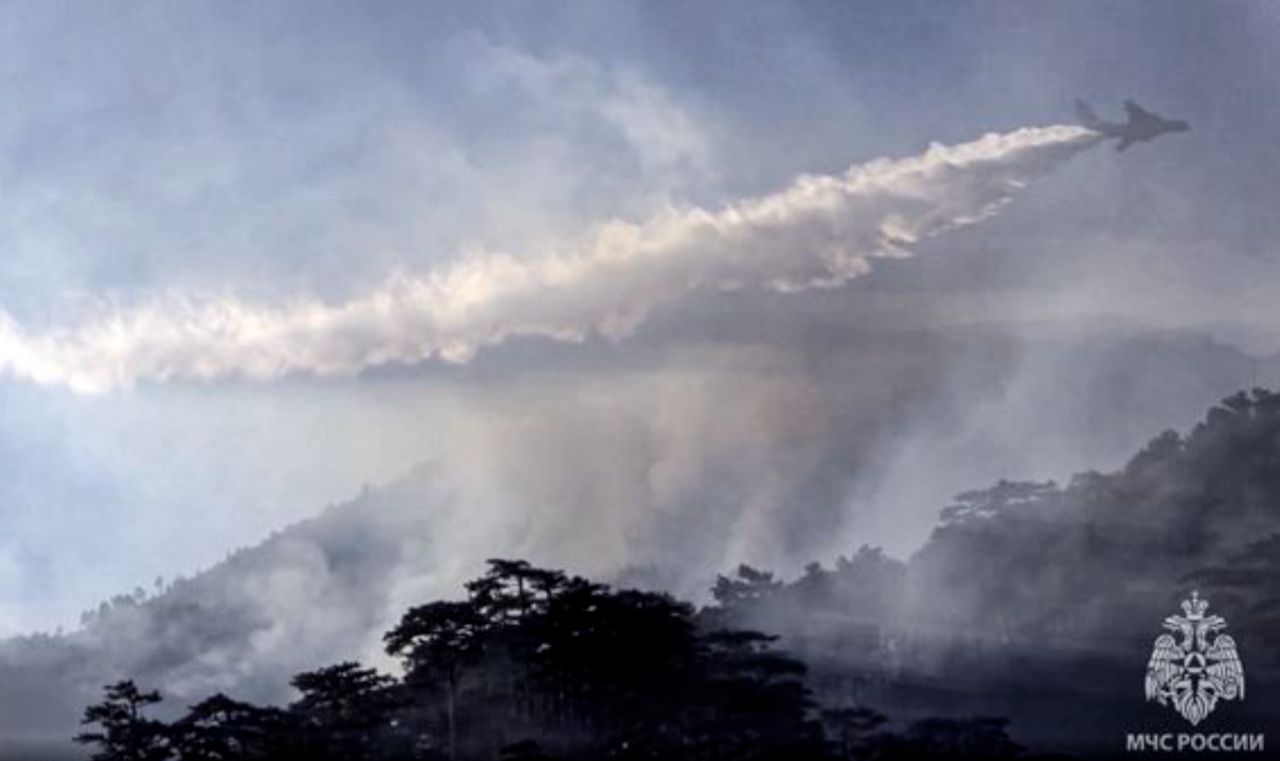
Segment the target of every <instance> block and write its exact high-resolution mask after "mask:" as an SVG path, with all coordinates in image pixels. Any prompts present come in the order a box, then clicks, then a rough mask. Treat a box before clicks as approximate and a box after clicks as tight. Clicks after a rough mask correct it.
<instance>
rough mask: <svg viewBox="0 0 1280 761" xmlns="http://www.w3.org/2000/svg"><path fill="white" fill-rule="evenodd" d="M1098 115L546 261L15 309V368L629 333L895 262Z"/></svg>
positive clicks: (330, 353) (260, 365)
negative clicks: (671, 311) (654, 321)
mask: <svg viewBox="0 0 1280 761" xmlns="http://www.w3.org/2000/svg"><path fill="white" fill-rule="evenodd" d="M1097 137H1098V136H1097V134H1096V133H1094V132H1091V131H1089V130H1087V129H1084V128H1082V127H1075V126H1066V125H1057V126H1050V127H1029V128H1023V129H1019V130H1015V131H1013V132H1008V133H1004V134H989V135H986V136H984V137H982V138H979V139H978V140H974V141H972V142H968V143H963V144H960V145H955V146H942V145H937V144H935V145H933V146H931V147H930V148H929V149H928V150H927V151H925V152H924V153H922V154H920V155H918V156H914V157H911V158H906V159H899V160H886V159H879V160H875V161H871V162H869V163H866V164H861V165H856V166H854V167H852V168H850V169H849V170H848V171H847V172H845V173H844V174H842V175H835V176H808V175H806V176H801V177H799V178H797V179H796V180H795V181H794V182H792V183H791V184H790V185H789V186H788V187H786V188H785V189H783V190H781V191H779V192H777V193H774V194H771V195H766V196H762V197H758V198H749V199H744V200H740V201H737V202H735V203H731V204H729V205H728V206H726V207H724V208H723V209H720V210H716V211H712V210H706V209H701V208H691V209H681V210H671V211H667V212H665V213H662V214H660V215H658V216H656V217H654V218H652V219H650V220H648V221H646V222H642V223H638V224H634V223H626V222H611V223H608V224H605V225H603V226H601V227H600V228H599V229H598V230H597V231H595V232H594V233H593V234H592V235H590V236H589V237H587V238H586V239H585V240H584V241H583V242H581V243H580V244H579V245H577V246H574V247H571V248H570V249H569V250H565V251H563V252H560V253H556V254H551V255H545V256H531V257H530V256H526V257H517V256H512V255H508V254H501V253H485V254H479V255H474V256H469V257H465V258H463V259H461V260H459V261H457V262H456V263H453V264H450V265H447V266H444V267H440V268H438V269H435V270H432V271H428V272H426V273H424V274H422V275H419V276H397V277H394V278H392V279H390V280H389V281H387V282H386V283H385V284H384V285H383V286H382V287H381V288H378V289H376V290H374V291H373V292H370V293H368V294H366V295H363V296H361V297H358V298H355V299H352V300H350V301H348V302H346V303H341V304H325V303H322V302H320V301H317V300H315V299H312V298H302V299H298V300H296V301H293V302H290V303H285V304H280V305H275V306H263V305H254V304H247V303H243V302H241V301H238V300H234V299H211V300H202V299H193V298H188V297H176V296H166V297H163V298H157V299H155V300H154V301H150V302H147V303H142V304H138V305H135V306H131V307H128V308H123V309H114V310H110V311H108V312H106V313H104V314H101V315H99V316H97V317H95V318H94V319H91V320H89V321H87V322H85V323H83V324H79V325H71V326H64V327H57V328H53V329H48V330H45V331H42V332H33V331H30V330H28V329H26V328H24V327H23V326H22V325H20V324H18V322H17V321H15V320H14V319H13V318H12V317H11V316H10V315H9V314H8V313H7V312H4V311H3V310H2V309H0V373H2V374H4V375H7V376H10V377H12V378H16V379H20V380H25V381H29V382H32V383H37V384H41V385H50V386H65V387H67V388H70V389H72V390H74V391H77V392H84V393H90V392H101V391H107V390H111V389H114V388H120V387H128V386H131V385H133V384H135V383H137V382H139V381H153V382H159V381H168V380H178V379H194V380H211V379H216V378H222V377H239V378H248V379H255V380H267V379H271V378H275V377H279V376H281V375H283V374H286V373H290V372H304V373H311V374H314V375H320V376H325V375H350V374H356V373H359V372H361V371H362V370H364V369H366V368H369V367H372V366H376V365H380V364H384V363H391V362H396V363H413V362H419V361H423V360H426V359H430V358H432V357H439V358H441V359H443V360H445V361H449V362H464V361H466V360H468V359H469V358H470V357H471V356H472V355H473V354H474V353H475V352H476V350H477V349H479V348H480V347H483V346H486V345H490V344H496V343H500V342H502V341H505V340H507V339H508V338H512V337H517V336H542V337H548V338H552V339H556V340H562V341H580V340H583V339H584V338H585V337H586V336H588V335H590V334H592V333H598V334H601V335H605V336H608V337H611V338H615V339H616V338H621V337H624V336H626V335H627V334H628V333H629V332H630V331H632V330H633V329H634V327H635V326H636V324H637V323H638V322H639V321H641V320H642V319H643V318H644V316H645V315H646V314H647V313H648V312H649V310H651V309H652V308H654V307H655V306H656V305H659V304H661V303H663V302H668V301H671V300H674V299H677V298H680V297H682V296H684V295H686V294H688V293H690V292H694V291H700V290H726V289H735V288H748V287H753V288H775V289H779V290H799V289H805V288H815V287H824V286H836V285H840V284H842V283H845V282H847V281H849V280H851V279H853V278H856V277H859V276H861V275H863V274H866V273H867V272H868V271H869V270H870V268H871V263H872V261H873V260H874V259H876V258H881V257H905V256H909V252H908V251H907V250H906V246H909V245H910V244H912V243H914V242H916V241H918V240H920V239H922V238H926V237H929V236H934V235H938V234H940V233H943V232H945V231H947V230H951V229H954V228H957V227H962V226H965V225H970V224H974V223H976V222H979V221H981V220H983V219H986V218H987V217H989V216H991V215H993V214H995V213H996V212H998V211H999V210H1000V208H1001V207H1002V206H1003V205H1004V204H1006V203H1008V202H1009V201H1010V200H1011V199H1012V198H1013V197H1014V196H1015V195H1016V194H1017V193H1018V192H1019V191H1021V190H1022V189H1024V188H1025V187H1026V186H1027V185H1028V184H1029V183H1030V181H1032V180H1034V179H1035V178H1037V177H1039V176H1040V175H1042V174H1044V173H1045V172H1047V171H1049V170H1051V169H1052V168H1053V167H1055V166H1056V165H1058V164H1060V163H1062V162H1064V161H1066V160H1067V159H1069V158H1070V157H1071V156H1073V155H1075V154H1076V153H1077V152H1079V151H1080V150H1082V149H1084V148H1086V147H1088V146H1090V145H1092V144H1093V143H1094V142H1096V140H1097Z"/></svg>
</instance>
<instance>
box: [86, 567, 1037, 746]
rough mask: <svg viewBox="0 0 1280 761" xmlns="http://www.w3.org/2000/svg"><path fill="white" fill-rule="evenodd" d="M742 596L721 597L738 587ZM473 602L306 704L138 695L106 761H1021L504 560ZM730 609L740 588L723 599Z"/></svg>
mask: <svg viewBox="0 0 1280 761" xmlns="http://www.w3.org/2000/svg"><path fill="white" fill-rule="evenodd" d="M725 583H726V582H724V581H723V580H722V581H721V586H722V587H723V585H724V584H725ZM465 588H466V596H465V598H464V599H461V600H439V601H434V602H429V603H426V604H424V605H420V606H416V607H413V608H411V609H409V610H408V611H406V612H405V613H404V615H403V616H402V617H401V619H400V621H399V622H398V623H397V624H396V625H395V626H394V627H393V628H392V629H391V630H390V631H388V632H387V633H386V635H385V637H384V638H383V644H384V646H385V649H386V652H387V653H388V654H389V655H392V656H395V657H396V658H398V659H399V660H400V662H401V664H402V666H403V668H402V673H401V674H400V675H396V676H393V675H388V674H382V673H379V672H378V671H376V670H374V669H370V668H366V667H364V666H362V665H360V664H358V663H354V662H346V663H339V664H336V665H333V666H329V667H326V668H321V669H318V670H315V671H310V672H306V673H302V674H298V675H297V676H296V677H294V679H293V680H292V682H291V684H292V686H293V687H294V688H295V689H296V691H297V694H298V697H297V699H296V700H295V701H294V702H293V703H291V704H289V705H287V706H283V707H279V706H259V705H254V704H250V703H246V702H242V701H238V700H235V699H233V698H231V697H228V696H226V695H221V694H218V695H213V696H210V697H208V698H206V699H204V700H202V701H200V702H198V703H196V704H195V705H193V706H190V707H189V708H188V709H187V710H186V712H185V713H184V714H182V715H180V716H178V717H177V718H174V719H172V720H169V721H164V720H161V719H159V718H155V717H154V716H153V715H152V714H153V713H155V712H156V704H158V703H160V702H161V700H162V698H161V695H160V694H159V693H158V692H155V691H148V690H145V689H142V688H140V687H139V686H137V685H136V684H135V683H134V682H132V681H123V682H120V683H117V684H113V685H110V686H108V687H107V688H106V691H105V695H104V697H103V699H102V701H101V702H99V703H96V704H94V705H91V706H89V707H88V708H87V709H86V710H85V712H84V725H85V730H84V732H83V733H82V734H80V735H79V736H78V737H77V740H78V741H79V742H81V743H85V744H87V745H89V746H92V747H93V748H94V751H95V752H94V755H93V758H94V759H95V761H170V760H171V759H172V760H174V761H232V760H240V759H245V760H248V759H280V760H282V761H283V760H287V759H310V760H313V761H327V760H329V759H332V760H333V761H338V760H339V759H341V760H342V761H364V760H366V759H368V760H370V761H372V760H375V759H376V760H379V761H392V760H398V759H415V760H416V759H423V760H431V761H434V760H445V759H448V760H449V761H457V760H461V759H501V761H521V760H524V761H532V760H533V759H566V760H568V759H654V760H657V759H689V760H691V761H701V760H703V759H705V760H706V761H721V760H726V761H727V760H730V759H735V760H736V759H742V760H743V761H747V760H749V759H750V760H755V759H759V760H761V761H764V760H766V759H780V760H781V759H787V760H788V761H805V760H806V759H813V760H814V761H826V760H828V759H830V760H834V759H883V760H884V761H893V760H894V759H929V758H954V759H961V758H983V759H1002V758H1012V757H1014V756H1016V755H1018V753H1019V748H1018V747H1017V746H1016V745H1015V744H1014V743H1013V742H1012V741H1011V740H1010V739H1009V736H1008V733H1007V730H1006V726H1005V722H1004V721H1003V720H1000V719H950V718H933V719H926V720H923V721H916V722H913V723H907V724H905V725H901V726H900V725H899V723H897V722H892V721H890V720H889V719H888V717H886V716H884V715H882V714H880V713H879V712H877V711H875V710H873V709H871V708H868V707H865V706H856V705H835V706H824V705H819V704H818V703H817V702H816V701H815V700H814V697H813V694H812V692H811V691H810V689H809V688H808V686H807V685H806V682H805V677H806V672H807V668H806V666H805V664H804V663H803V662H801V661H800V660H798V659H797V658H795V657H794V656H792V655H790V654H788V653H786V652H784V651H783V650H781V649H779V648H778V647H777V643H776V641H775V638H774V637H772V636H769V635H767V634H764V633H761V632H759V631H753V630H750V629H741V628H731V627H726V626H724V625H723V624H724V622H725V620H726V618H725V616H724V615H723V611H718V610H717V609H714V608H713V609H707V610H703V611H698V610H696V609H695V608H694V607H693V606H692V605H690V604H688V603H685V602H681V601H679V600H676V599H674V598H672V597H671V596H669V595H666V594H660V593H654V592H644V591H636V590H630V589H614V588H611V587H609V586H606V585H603V584H598V583H595V582H592V581H588V580H586V579H584V578H581V577H577V576H570V575H567V574H565V573H564V572H561V571H557V570H548V569H543V568H538V567H534V566H532V565H530V564H529V563H527V562H525V561H520V560H491V561H489V564H488V570H487V572H486V573H485V574H484V575H483V576H481V577H479V578H477V579H475V580H473V581H471V582H469V583H467V584H466V587H465ZM717 591H718V592H720V593H721V594H719V595H718V597H721V598H723V597H725V594H724V593H725V591H726V590H725V589H723V588H722V589H719V590H717Z"/></svg>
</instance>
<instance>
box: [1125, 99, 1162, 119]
mask: <svg viewBox="0 0 1280 761" xmlns="http://www.w3.org/2000/svg"><path fill="white" fill-rule="evenodd" d="M1124 111H1125V113H1126V114H1128V116H1129V121H1131V122H1134V123H1139V122H1150V121H1157V120H1159V118H1160V117H1158V116H1156V115H1155V114H1153V113H1151V112H1150V111H1148V110H1147V109H1145V108H1143V107H1142V106H1139V105H1138V104H1137V103H1134V102H1133V101H1131V100H1126V101H1125V102H1124Z"/></svg>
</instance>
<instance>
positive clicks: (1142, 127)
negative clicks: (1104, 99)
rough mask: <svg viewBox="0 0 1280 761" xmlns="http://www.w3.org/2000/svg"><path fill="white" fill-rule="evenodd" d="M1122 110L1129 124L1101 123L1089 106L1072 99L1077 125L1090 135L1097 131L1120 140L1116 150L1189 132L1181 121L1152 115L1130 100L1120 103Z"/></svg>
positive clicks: (1188, 127) (1187, 126)
mask: <svg viewBox="0 0 1280 761" xmlns="http://www.w3.org/2000/svg"><path fill="white" fill-rule="evenodd" d="M1124 110H1125V113H1126V114H1127V115H1128V117H1129V121H1127V122H1124V123H1121V122H1108V121H1103V120H1102V119H1099V118H1098V114H1097V113H1096V112H1094V110H1093V107H1092V106H1090V105H1089V104H1088V103H1085V102H1084V101H1083V100H1080V99H1079V98H1077V99H1076V116H1077V117H1078V118H1079V119H1080V124H1081V125H1082V126H1085V127H1088V128H1089V129H1091V130H1093V131H1094V132H1101V133H1102V134H1103V135H1106V136H1107V137H1118V138H1120V142H1119V143H1118V144H1117V145H1116V150H1117V151H1123V150H1124V149H1125V148H1128V147H1129V146H1130V145H1133V144H1134V143H1140V142H1145V141H1147V140H1153V139H1155V138H1156V137H1158V136H1160V135H1163V134H1165V133H1166V132H1186V131H1187V130H1189V129H1191V125H1189V124H1187V123H1186V122H1184V121H1179V120H1177V119H1165V118H1164V117H1162V116H1156V115H1155V114H1153V113H1151V112H1150V111H1148V110H1146V109H1145V108H1143V107H1142V106H1139V105H1138V104H1137V103H1134V102H1133V101H1131V100H1126V101H1125V102H1124Z"/></svg>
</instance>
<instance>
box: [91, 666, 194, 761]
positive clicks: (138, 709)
mask: <svg viewBox="0 0 1280 761" xmlns="http://www.w3.org/2000/svg"><path fill="white" fill-rule="evenodd" d="M105 692H106V698H105V699H104V700H103V701H102V702H101V703H95V704H94V705H91V706H89V707H88V708H86V709H85V711H84V718H83V720H82V721H81V723H82V724H85V725H88V726H93V725H97V727H98V729H97V730H96V731H91V732H83V733H81V734H79V735H77V736H76V738H75V739H76V742H79V743H83V744H86V745H97V746H98V751H97V752H96V753H94V754H93V758H94V759H95V761H163V759H167V758H170V757H171V756H172V751H171V750H170V747H169V743H168V740H167V737H166V727H165V725H164V724H163V723H162V722H159V721H156V720H154V719H150V718H147V717H146V716H144V715H143V709H145V708H146V707H147V706H150V705H155V704H156V703H159V702H160V693H158V692H154V691H152V692H143V691H142V690H139V689H138V687H137V685H135V684H134V683H133V682H132V681H123V682H117V683H116V684H112V685H109V686H108V687H107V688H106V690H105Z"/></svg>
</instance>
